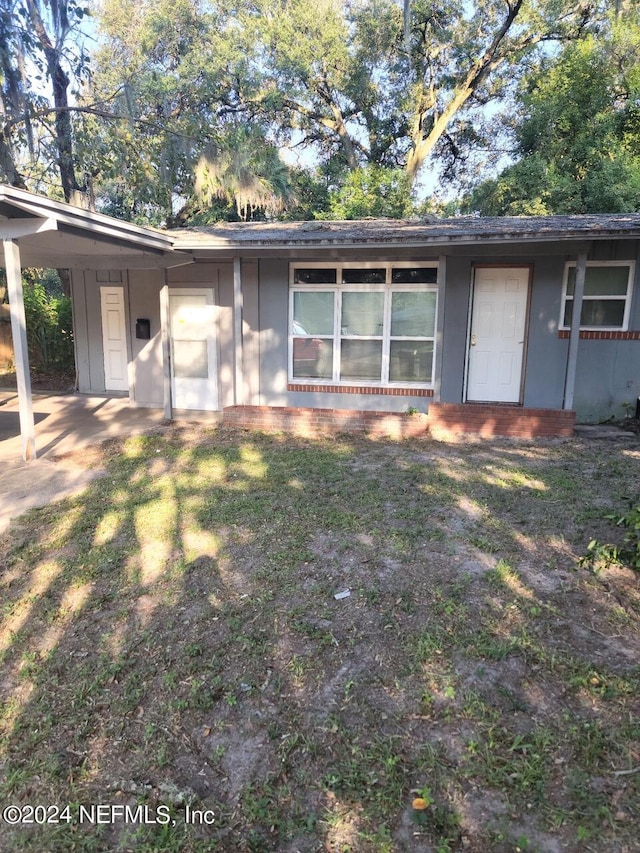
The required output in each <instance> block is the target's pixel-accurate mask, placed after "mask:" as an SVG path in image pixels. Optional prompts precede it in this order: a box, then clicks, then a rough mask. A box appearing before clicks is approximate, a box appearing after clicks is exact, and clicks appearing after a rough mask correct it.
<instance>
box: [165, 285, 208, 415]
mask: <svg viewBox="0 0 640 853" xmlns="http://www.w3.org/2000/svg"><path fill="white" fill-rule="evenodd" d="M214 312H215V308H214V304H213V290H212V289H210V288H202V289H200V288H198V289H189V290H170V291H169V318H170V320H169V322H170V329H171V391H172V396H173V407H174V408H175V409H198V410H211V411H215V410H216V409H217V408H218V374H217V370H216V337H215V313H214Z"/></svg>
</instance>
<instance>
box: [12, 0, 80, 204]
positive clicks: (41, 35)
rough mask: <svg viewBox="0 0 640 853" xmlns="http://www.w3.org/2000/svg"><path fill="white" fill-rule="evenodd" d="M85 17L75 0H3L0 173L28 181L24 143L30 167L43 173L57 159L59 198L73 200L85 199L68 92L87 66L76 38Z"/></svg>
mask: <svg viewBox="0 0 640 853" xmlns="http://www.w3.org/2000/svg"><path fill="white" fill-rule="evenodd" d="M84 16H85V10H84V8H82V7H81V6H80V5H79V3H78V2H77V0H13V2H11V0H0V64H1V69H2V86H1V90H2V91H1V99H0V106H1V108H2V117H1V121H2V130H1V132H0V169H1V170H2V179H3V180H6V181H8V182H9V183H10V184H13V185H15V186H22V187H24V186H26V181H25V177H24V175H23V172H22V171H21V170H20V168H19V166H18V161H19V159H20V154H21V151H22V150H23V149H24V148H25V147H26V149H27V151H28V155H29V156H28V158H27V159H28V162H29V167H30V170H31V172H32V173H34V174H35V175H39V176H40V177H46V175H47V174H48V173H49V172H50V170H51V168H50V162H51V161H53V162H55V164H56V170H57V178H58V180H59V181H60V184H61V187H62V191H63V194H64V198H65V200H66V201H71V202H74V203H76V204H79V203H82V202H83V201H85V195H84V193H85V189H86V187H85V185H84V184H81V183H79V182H78V179H77V176H76V160H75V150H74V129H73V121H72V106H71V104H70V97H69V95H70V86H71V82H72V80H76V81H80V80H81V79H82V78H83V77H84V76H85V75H86V73H87V68H88V65H87V63H88V57H87V54H86V52H85V51H84V49H83V47H82V46H81V44H80V42H79V41H78V40H77V39H76V36H77V31H78V28H79V25H80V22H81V21H82V20H83V19H84ZM32 78H33V80H34V82H35V84H36V86H39V88H41V83H42V82H43V81H45V80H46V81H47V82H48V84H49V85H50V87H51V96H52V101H53V104H51V103H50V102H49V101H48V100H47V99H46V97H44V96H43V95H42V94H41V93H40V92H39V91H38V90H36V89H35V88H34V86H33V85H32V82H31V81H32ZM50 119H53V125H51V124H50ZM36 148H37V149H38V150H37V151H36ZM38 155H39V156H38Z"/></svg>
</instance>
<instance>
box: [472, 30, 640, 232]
mask: <svg viewBox="0 0 640 853" xmlns="http://www.w3.org/2000/svg"><path fill="white" fill-rule="evenodd" d="M639 96H640V27H638V24H637V22H635V20H629V19H624V20H621V21H619V22H617V23H616V24H615V25H614V26H613V28H612V30H611V33H610V35H609V36H607V37H606V38H605V37H600V38H598V39H596V38H595V37H593V36H589V37H587V38H584V39H583V40H581V41H580V42H577V43H575V44H571V45H568V46H567V47H566V48H565V49H564V50H563V51H562V52H561V53H560V55H559V56H558V57H557V58H555V59H552V60H546V61H543V62H542V63H541V64H540V65H539V67H538V69H537V70H536V72H535V73H534V74H532V75H530V76H529V77H527V79H526V80H525V82H524V84H523V87H522V90H521V92H520V95H519V103H520V118H519V120H518V123H517V125H516V127H515V139H516V152H517V155H518V156H519V158H520V159H519V160H518V161H517V162H516V163H514V164H513V165H511V166H509V167H507V168H506V169H504V170H503V172H502V173H501V174H500V175H499V176H498V178H497V179H495V180H491V181H485V182H484V183H482V184H480V186H479V187H477V189H476V190H475V191H474V192H473V194H472V195H471V197H470V199H469V200H468V202H467V209H469V210H473V211H479V212H481V213H482V214H484V215H494V216H496V215H505V214H507V215H516V214H542V215H544V214H551V213H556V214H567V213H611V212H618V211H619V212H627V211H637V210H640V154H639V153H638V152H639V143H640V122H639V120H638V116H639V113H638V107H637V103H638V97H639Z"/></svg>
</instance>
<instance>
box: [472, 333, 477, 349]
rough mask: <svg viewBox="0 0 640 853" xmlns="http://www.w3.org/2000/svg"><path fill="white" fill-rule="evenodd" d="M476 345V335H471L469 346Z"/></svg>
mask: <svg viewBox="0 0 640 853" xmlns="http://www.w3.org/2000/svg"><path fill="white" fill-rule="evenodd" d="M475 345H476V336H475V335H471V346H472V347H474V346H475Z"/></svg>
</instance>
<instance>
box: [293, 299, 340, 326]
mask: <svg viewBox="0 0 640 853" xmlns="http://www.w3.org/2000/svg"><path fill="white" fill-rule="evenodd" d="M333 303H334V298H333V293H332V292H331V291H328V292H327V291H324V292H323V291H321V292H314V291H310V292H309V293H294V294H293V334H294V335H333Z"/></svg>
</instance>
